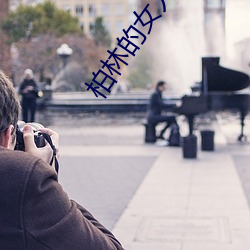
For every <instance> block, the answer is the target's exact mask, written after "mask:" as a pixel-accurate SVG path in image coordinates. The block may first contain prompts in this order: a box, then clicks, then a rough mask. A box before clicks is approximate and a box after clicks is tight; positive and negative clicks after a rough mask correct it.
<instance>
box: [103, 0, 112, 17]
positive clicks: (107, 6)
mask: <svg viewBox="0 0 250 250" xmlns="http://www.w3.org/2000/svg"><path fill="white" fill-rule="evenodd" d="M102 15H103V16H109V15H110V4H109V3H103V4H102Z"/></svg>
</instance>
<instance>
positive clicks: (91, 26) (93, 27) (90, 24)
mask: <svg viewBox="0 0 250 250" xmlns="http://www.w3.org/2000/svg"><path fill="white" fill-rule="evenodd" d="M94 29H95V24H94V23H89V32H90V33H92V32H94Z"/></svg>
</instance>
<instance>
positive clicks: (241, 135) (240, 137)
mask: <svg viewBox="0 0 250 250" xmlns="http://www.w3.org/2000/svg"><path fill="white" fill-rule="evenodd" d="M246 115H247V111H245V110H244V109H241V110H240V125H241V133H240V135H239V137H238V141H246V140H247V137H246V136H245V135H244V126H245V123H244V121H245V117H246Z"/></svg>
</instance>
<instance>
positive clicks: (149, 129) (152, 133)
mask: <svg viewBox="0 0 250 250" xmlns="http://www.w3.org/2000/svg"><path fill="white" fill-rule="evenodd" d="M142 124H143V125H144V127H145V136H144V141H145V143H155V142H156V129H155V127H156V124H155V123H149V122H148V121H147V120H145V121H143V123H142Z"/></svg>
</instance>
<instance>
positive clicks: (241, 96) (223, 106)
mask: <svg viewBox="0 0 250 250" xmlns="http://www.w3.org/2000/svg"><path fill="white" fill-rule="evenodd" d="M219 61H220V58H219V57H203V58H202V81H201V82H200V83H198V84H196V86H194V87H193V88H192V90H193V92H194V94H193V95H190V96H188V95H186V96H183V97H182V104H181V106H179V107H177V108H176V109H175V112H177V113H179V114H183V115H185V116H186V117H187V119H188V123H189V135H192V133H193V125H194V118H195V116H196V115H198V114H201V113H205V112H207V111H211V110H213V111H222V110H227V109H228V110H236V111H238V112H239V113H240V122H241V132H240V135H239V137H238V140H239V141H243V140H246V136H245V135H244V120H245V117H246V115H247V112H248V109H249V99H250V98H249V93H242V91H243V90H246V89H247V88H248V87H249V84H250V79H249V76H248V75H247V74H245V73H243V72H239V71H236V70H232V69H228V68H224V67H222V66H220V65H219ZM197 91H198V94H197ZM195 92H196V94H195Z"/></svg>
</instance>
